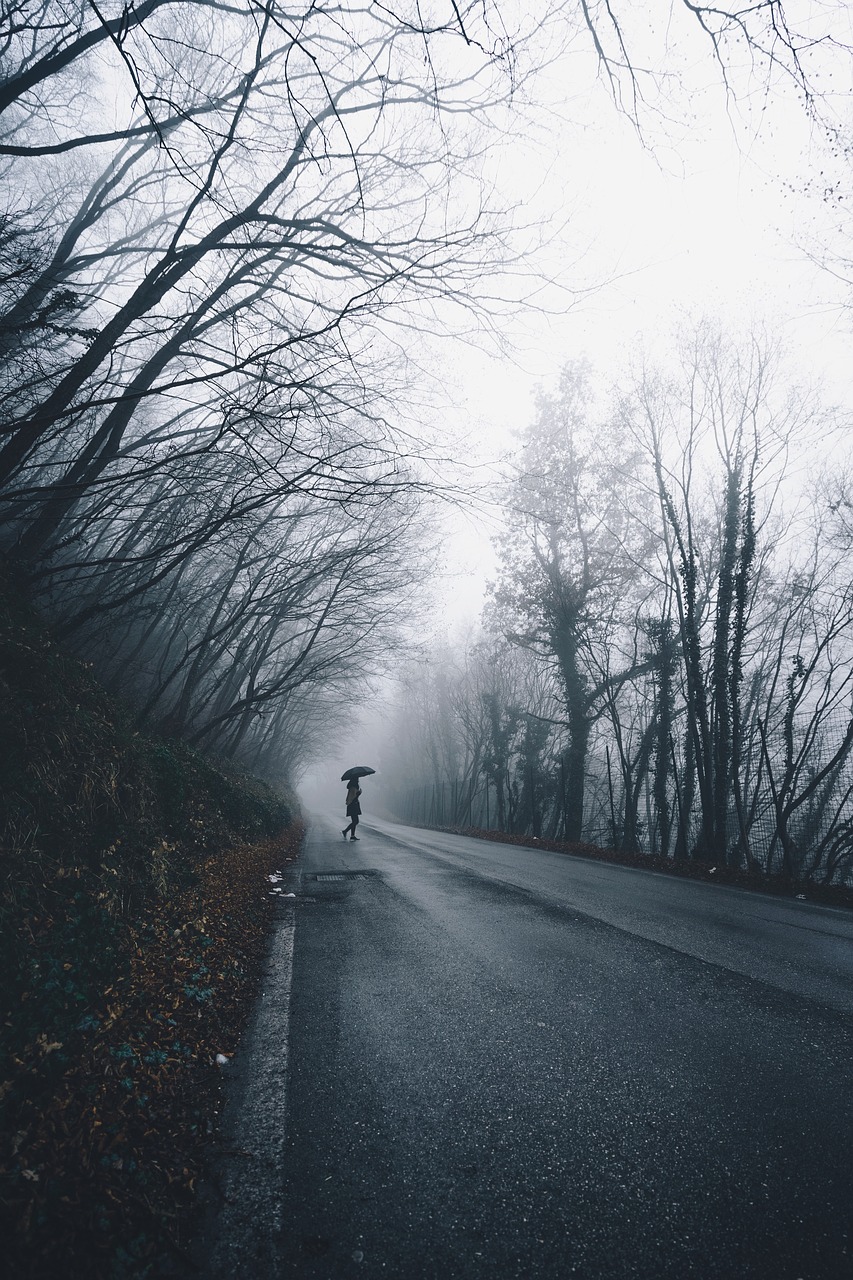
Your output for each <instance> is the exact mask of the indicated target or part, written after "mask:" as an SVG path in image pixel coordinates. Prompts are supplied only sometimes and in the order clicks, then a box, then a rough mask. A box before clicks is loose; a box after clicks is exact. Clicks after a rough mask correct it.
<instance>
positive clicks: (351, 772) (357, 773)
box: [341, 764, 376, 782]
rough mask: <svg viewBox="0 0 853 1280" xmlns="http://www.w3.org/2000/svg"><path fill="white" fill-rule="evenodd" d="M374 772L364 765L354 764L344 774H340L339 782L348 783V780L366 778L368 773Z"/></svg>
mask: <svg viewBox="0 0 853 1280" xmlns="http://www.w3.org/2000/svg"><path fill="white" fill-rule="evenodd" d="M375 772H376V770H375V769H369V768H368V767H367V765H366V764H354V765H353V767H352V768H351V769H347V771H346V773H342V774H341V782H349V780H350V778H366V777H367V775H368V774H369V773H375Z"/></svg>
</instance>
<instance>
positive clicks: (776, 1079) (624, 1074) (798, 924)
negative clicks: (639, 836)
mask: <svg viewBox="0 0 853 1280" xmlns="http://www.w3.org/2000/svg"><path fill="white" fill-rule="evenodd" d="M359 832H360V835H361V839H360V841H359V842H358V843H357V844H355V845H353V844H352V843H351V842H347V843H344V842H343V840H342V839H341V837H340V833H339V830H338V829H337V828H336V827H335V826H334V825H333V824H331V823H328V822H323V821H322V820H319V819H318V820H316V821H315V823H314V824H313V827H312V829H311V832H310V836H309V840H308V844H307V848H306V851H305V854H304V856H303V858H302V860H301V862H300V864H299V866H298V868H297V869H296V871H294V873H293V874H292V876H291V885H290V887H291V889H292V891H294V892H295V893H296V894H297V898H296V902H295V906H291V905H288V907H287V908H286V910H285V911H284V913H283V924H282V931H283V932H282V935H281V938H283V939H284V942H283V943H282V942H281V939H280V940H279V951H278V952H277V953H276V954H277V955H278V959H277V960H275V961H274V963H273V965H272V967H271V974H270V979H269V984H268V985H269V991H268V992H267V993H266V994H265V1000H266V1001H267V1005H266V1006H265V1005H264V1001H262V1002H261V1008H260V1012H259V1016H258V1019H257V1021H256V1028H255V1032H254V1033H253V1039H252V1041H251V1044H250V1046H249V1047H248V1049H247V1053H246V1055H244V1062H243V1066H242V1070H243V1073H244V1079H243V1085H242V1086H241V1089H240V1090H239V1091H238V1092H239V1094H240V1096H239V1097H238V1098H237V1101H236V1102H235V1103H234V1104H233V1105H232V1110H231V1116H232V1125H233V1126H236V1128H235V1133H238V1134H239V1138H240V1141H241V1142H242V1144H243V1147H244V1148H245V1150H244V1151H243V1153H242V1154H244V1155H246V1156H247V1162H246V1163H244V1165H243V1166H242V1167H241V1166H239V1161H238V1162H237V1165H238V1168H237V1172H236V1173H234V1172H233V1170H232V1174H231V1183H230V1186H231V1191H230V1194H229V1197H228V1201H229V1205H230V1206H231V1207H230V1208H229V1209H228V1210H227V1212H226V1213H225V1214H224V1215H223V1217H222V1219H221V1223H220V1228H221V1232H222V1233H223V1239H224V1244H222V1243H220V1248H219V1253H218V1255H217V1256H218V1258H219V1263H218V1266H219V1270H217V1267H215V1266H212V1267H211V1268H210V1270H211V1274H222V1275H225V1274H228V1275H229V1276H242V1275H245V1276H252V1277H254V1278H255V1280H266V1277H270V1280H271V1278H272V1277H273V1276H276V1277H278V1276H282V1277H285V1276H294V1277H305V1278H306V1280H308V1278H312V1280H321V1278H322V1280H332V1278H334V1280H337V1278H338V1277H344V1278H345V1277H351V1276H352V1277H356V1276H357V1277H374V1276H376V1277H379V1276H382V1277H391V1278H394V1280H396V1278H398V1277H399V1280H456V1278H457V1277H458V1280H468V1278H469V1277H470V1278H471V1280H474V1278H479V1277H487V1276H488V1277H499V1278H501V1280H503V1278H504V1277H519V1278H524V1280H538V1278H540V1277H541V1278H545V1277H554V1278H555V1280H558V1278H562V1277H583V1278H584V1280H623V1278H629V1277H644V1278H645V1277H648V1280H665V1278H669V1277H672V1278H673V1280H684V1278H685V1277H700V1278H701V1280H715V1278H719V1280H746V1278H755V1280H764V1278H766V1280H771V1278H772V1280H788V1278H789V1277H790V1280H797V1278H798V1277H799V1278H801V1280H824V1278H829V1280H836V1277H838V1278H841V1277H844V1278H845V1280H850V1277H853V1087H851V1085H853V1054H851V1049H853V1034H851V1031H853V1020H851V1016H850V1015H851V1013H853V913H851V912H848V911H844V910H837V909H834V908H827V907H822V906H817V905H814V904H810V903H804V902H797V901H789V900H786V899H780V898H774V897H771V896H769V895H763V894H753V893H748V892H746V891H742V890H736V889H730V888H725V887H722V886H715V885H706V884H702V883H695V882H692V881H683V880H678V879H676V878H674V877H667V876H662V875H656V874H654V873H649V872H643V871H637V870H633V869H628V868H621V867H614V866H609V865H603V864H597V863H594V862H591V861H588V860H585V859H577V858H567V857H565V856H564V855H560V854H554V853H549V852H546V851H543V850H531V849H524V848H517V847H514V846H510V845H496V844H491V843H487V842H482V841H476V840H471V839H466V838H463V837H458V836H449V835H443V834H437V833H432V832H425V831H422V830H417V829H414V828H407V827H401V826H396V825H392V824H387V823H379V822H376V823H370V822H363V823H362V825H361V826H360V828H359ZM346 873H356V875H355V876H353V875H347V874H346ZM317 875H320V876H323V875H334V876H343V878H335V879H328V880H327V879H314V877H315V876H317ZM294 920H295V934H294V930H293V922H294ZM294 937H295V945H294ZM291 947H292V990H291V989H290V974H289V973H288V975H287V979H286V981H285V980H284V979H283V978H282V971H283V970H284V969H285V968H287V967H288V966H289V965H290V955H291ZM282 948H283V949H282ZM282 983H284V986H283V987H282ZM270 1063H272V1064H273V1065H272V1066H270ZM247 1090H248V1094H247ZM253 1093H254V1096H252V1095H253ZM252 1152H253V1153H254V1156H253V1157H252V1159H254V1165H252V1161H251V1160H250V1159H248V1157H249V1154H250V1153H252ZM250 1166H251V1167H250ZM253 1170H254V1172H253ZM253 1179H254V1186H253V1185H252V1184H253ZM241 1214H242V1217H241Z"/></svg>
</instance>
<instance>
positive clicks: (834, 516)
mask: <svg viewBox="0 0 853 1280" xmlns="http://www.w3.org/2000/svg"><path fill="white" fill-rule="evenodd" d="M848 418H849V415H848V414H845V413H842V412H840V411H839V410H838V409H836V408H834V407H832V406H827V405H825V404H823V403H822V402H821V399H820V396H819V394H818V392H817V391H816V389H815V388H813V387H810V386H808V385H806V384H804V383H803V382H802V381H797V379H796V377H795V375H794V373H793V372H792V371H791V369H790V366H788V365H787V364H786V361H785V358H784V356H783V353H782V352H781V350H780V348H779V346H778V344H776V343H774V342H773V341H772V340H770V339H769V338H767V337H766V335H747V337H746V338H745V339H743V340H741V341H738V340H737V339H736V338H735V337H734V336H732V335H730V334H728V335H724V334H723V333H722V332H721V331H720V329H719V328H718V327H716V326H715V325H713V324H711V323H708V322H703V323H702V324H699V325H698V326H697V327H696V328H695V329H694V330H693V331H692V332H687V333H682V334H681V335H679V337H678V339H677V340H674V341H673V344H672V352H671V358H670V360H669V361H668V362H664V363H662V364H661V365H659V366H657V367H655V366H654V365H653V364H652V363H651V361H646V362H641V363H640V364H639V367H638V368H637V369H636V370H634V371H633V372H631V371H626V373H625V374H624V375H623V377H622V378H621V379H620V380H617V381H616V382H615V383H611V382H610V380H609V378H608V379H605V378H604V377H602V376H601V375H600V374H596V372H595V371H594V370H593V369H592V368H591V367H589V366H587V365H585V364H583V363H578V362H573V363H569V364H567V365H566V366H565V368H564V369H563V371H562V374H561V376H560V378H559V380H558V382H557V383H556V387H555V389H554V390H553V391H550V392H548V393H544V392H543V394H542V396H541V397H540V400H539V403H538V405H537V407H536V412H535V414H534V416H533V419H532V421H531V422H530V424H529V425H528V426H527V428H526V429H525V430H524V431H523V432H521V433H519V439H518V447H517V450H516V453H515V456H514V458H513V461H512V465H511V467H510V468H508V470H507V473H506V475H505V478H504V482H503V486H502V490H501V497H500V508H501V521H502V531H501V533H500V534H499V536H498V537H497V539H496V552H497V571H496V574H495V580H494V582H493V583H492V587H491V593H490V597H489V601H488V604H487V606H486V609H485V611H484V614H483V617H482V620H481V625H480V630H479V632H478V634H477V635H476V636H475V637H474V638H473V639H472V640H470V641H467V642H465V643H459V644H453V643H451V642H448V643H447V644H446V646H445V647H444V648H443V649H441V648H439V649H437V650H436V652H435V653H434V654H432V655H431V661H429V662H425V663H424V662H421V663H419V664H418V666H417V667H416V668H415V669H414V670H413V671H412V673H411V676H410V678H409V680H408V681H407V683H406V685H405V688H404V690H403V692H402V694H401V706H400V712H399V729H398V741H397V750H396V752H395V753H394V759H395V761H396V767H397V776H396V778H395V779H390V780H389V783H390V786H391V789H392V790H394V786H395V783H396V789H395V790H394V795H395V803H396V810H397V812H398V814H399V815H400V816H401V817H402V818H404V819H408V820H411V821H418V822H425V823H429V824H438V825H442V824H450V825H454V826H467V827H479V828H486V829H494V830H497V831H499V832H502V833H505V834H509V835H511V836H530V837H536V838H540V839H546V840H559V841H564V842H569V843H571V844H577V843H578V842H586V843H587V844H591V845H596V846H598V847H599V848H604V849H611V850H615V851H618V852H620V853H621V854H622V855H623V856H626V857H628V858H629V859H633V858H635V857H638V858H640V859H641V860H642V859H646V860H648V862H647V864H648V865H651V860H653V859H657V860H659V861H661V862H662V863H663V864H664V865H675V864H678V865H681V864H685V863H690V862H695V863H697V864H700V865H702V866H704V867H706V868H710V867H714V868H716V869H717V871H718V872H720V873H726V874H728V873H730V874H733V875H735V877H736V878H737V877H743V876H746V877H747V878H748V879H749V880H750V881H751V882H761V881H763V880H766V879H767V878H768V877H769V878H772V879H778V880H780V881H782V882H783V883H786V884H788V885H794V884H797V885H804V884H805V885H812V886H814V885H820V886H845V885H850V884H851V883H852V882H853V531H851V520H850V512H851V509H853V484H851V459H850V455H849V449H848V448H847V446H846V445H845V439H844V436H845V432H846V431H847V430H848V429H849V425H848ZM827 455H830V456H831V459H832V460H831V462H830V463H829V464H827V462H826V458H827ZM424 774H426V778H425V781H424V784H423V785H420V786H416V787H412V786H411V783H410V779H411V778H412V777H413V776H419V777H422V778H423V777H424Z"/></svg>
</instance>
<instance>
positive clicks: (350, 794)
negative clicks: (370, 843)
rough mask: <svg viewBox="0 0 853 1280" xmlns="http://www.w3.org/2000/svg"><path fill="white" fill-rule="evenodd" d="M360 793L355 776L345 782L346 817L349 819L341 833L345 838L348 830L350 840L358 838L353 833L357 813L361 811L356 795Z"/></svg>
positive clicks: (356, 824)
mask: <svg viewBox="0 0 853 1280" xmlns="http://www.w3.org/2000/svg"><path fill="white" fill-rule="evenodd" d="M360 795H361V787H360V786H359V785H358V783H357V782H356V780H355V778H352V779H351V781H350V782H349V783H348V784H347V817H348V818H349V820H350V821H349V825H348V826H346V827H344V829H343V831H342V832H341V835H342V836H343V838H344V839H345V840H346V838H347V832H348V831H349V832H350V840H358V838H359V837H358V836H357V835H356V834H355V829H356V827H357V826H358V815H359V814H360V813H361V805H360V804H359V803H358V797H359V796H360Z"/></svg>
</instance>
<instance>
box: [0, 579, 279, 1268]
mask: <svg viewBox="0 0 853 1280" xmlns="http://www.w3.org/2000/svg"><path fill="white" fill-rule="evenodd" d="M0 690H2V701H3V717H2V720H0V739H2V740H1V741H0V762H1V763H0V770H2V776H0V793H2V800H0V805H1V806H2V807H1V808H0V840H2V845H1V846H0V858H2V862H0V990H2V992H3V1001H2V1015H0V1016H2V1026H0V1223H2V1232H3V1241H4V1245H3V1249H4V1265H5V1266H7V1267H10V1268H11V1270H10V1272H9V1273H10V1274H13V1275H16V1276H20V1277H29V1276H32V1277H45V1278H47V1277H55V1276H58V1275H67V1276H76V1275H87V1276H93V1277H94V1276H125V1275H140V1276H142V1275H160V1274H164V1269H165V1268H166V1267H167V1266H170V1265H173V1264H174V1263H175V1259H176V1258H177V1257H179V1256H180V1249H181V1247H182V1244H183V1242H184V1240H185V1234H186V1231H187V1224H188V1222H189V1218H190V1215H191V1211H192V1208H193V1204H194V1193H195V1190H196V1187H197V1184H198V1181H199V1178H200V1177H201V1174H202V1170H203V1169H204V1161H205V1153H206V1149H207V1147H208V1146H209V1144H210V1142H211V1138H212V1135H213V1134H214V1133H215V1128H216V1121H217V1112H218V1109H219V1106H220V1102H221V1098H220V1081H219V1077H220V1068H219V1067H218V1066H217V1065H216V1057H217V1054H220V1055H222V1056H223V1057H224V1058H226V1059H227V1057H228V1056H229V1055H230V1054H232V1053H233V1052H234V1051H235V1049H236V1047H237V1044H238V1042H239V1038H240V1033H241V1031H242V1029H243V1026H244V1024H245V1021H246V1017H247V1013H248V1009H249V1008H250V1006H251V1001H252V998H253V992H254V984H255V981H256V979H257V976H258V972H259V967H260V965H261V963H262V960H263V957H264V953H265V949H266V943H267V936H268V932H269V929H270V926H271V921H272V910H273V905H274V899H273V898H272V897H271V896H270V892H269V891H270V884H269V881H268V880H267V876H268V875H269V874H271V873H272V872H274V871H277V870H280V869H281V867H282V865H283V864H284V863H285V862H287V861H288V860H290V859H291V858H293V857H294V856H295V854H296V852H297V850H298V844H299V836H300V828H299V825H298V821H297V820H296V811H295V806H294V803H293V800H292V798H290V797H289V796H287V795H282V794H280V793H276V792H274V791H273V790H271V789H270V788H269V787H267V786H266V785H264V784H262V783H258V782H256V781H252V780H250V779H248V778H246V777H243V776H241V775H239V774H238V773H236V772H233V771H232V770H230V769H229V770H225V769H223V767H222V766H221V765H219V764H217V763H215V762H214V761H212V760H209V759H204V758H203V757H201V756H200V755H198V753H197V752H195V751H193V750H192V749H191V748H189V747H187V746H185V745H182V744H180V743H179V742H176V741H174V740H171V741H169V740H166V739H164V738H157V737H146V736H144V735H142V734H140V733H139V732H138V730H137V729H136V728H135V726H134V719H133V715H132V712H131V710H130V708H129V707H127V706H124V705H122V704H120V703H118V702H117V701H115V700H114V699H112V698H110V697H109V696H108V695H106V694H105V693H104V691H103V689H102V688H101V687H100V686H99V685H98V684H97V683H96V681H95V680H94V679H93V677H92V675H91V672H90V670H89V669H88V667H87V666H86V665H85V664H84V663H82V662H80V661H79V659H77V658H74V657H72V656H69V655H68V654H67V652H65V651H64V649H63V648H62V646H61V645H60V644H59V643H58V642H57V640H56V638H55V637H54V636H53V635H52V634H51V632H50V631H49V630H48V629H47V628H46V627H45V626H44V624H43V623H41V622H40V621H39V619H38V618H36V617H35V616H34V615H33V614H32V613H31V612H30V611H29V609H28V607H27V606H26V605H24V604H23V603H22V601H21V597H20V595H19V594H18V593H16V592H14V591H12V590H11V589H10V584H9V582H8V580H7V581H6V582H5V583H4V584H3V589H2V592H0Z"/></svg>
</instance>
